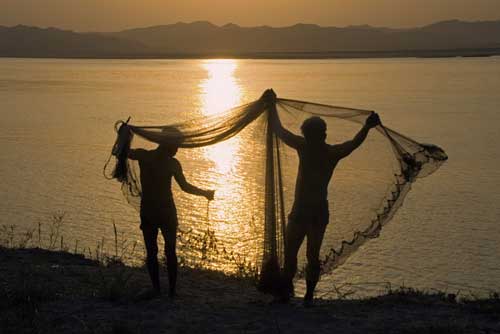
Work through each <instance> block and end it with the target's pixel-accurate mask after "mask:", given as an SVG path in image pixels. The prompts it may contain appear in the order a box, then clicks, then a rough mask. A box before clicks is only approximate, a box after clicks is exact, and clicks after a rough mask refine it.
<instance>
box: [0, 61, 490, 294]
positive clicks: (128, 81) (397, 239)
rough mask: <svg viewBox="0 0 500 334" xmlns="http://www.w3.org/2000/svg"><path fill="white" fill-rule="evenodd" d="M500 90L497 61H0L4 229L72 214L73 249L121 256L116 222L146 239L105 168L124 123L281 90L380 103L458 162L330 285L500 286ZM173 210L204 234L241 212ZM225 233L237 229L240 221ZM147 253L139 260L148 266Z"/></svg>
mask: <svg viewBox="0 0 500 334" xmlns="http://www.w3.org/2000/svg"><path fill="white" fill-rule="evenodd" d="M498 87H500V58H499V57H491V58H446V59H376V60H375V59H362V60H230V59H226V60H58V59H7V58H6V59H0V116H1V119H2V121H1V123H0V145H1V148H2V154H1V157H0V159H1V163H0V178H1V180H2V182H1V186H0V196H1V201H0V225H6V226H10V225H15V226H16V230H17V231H23V230H26V229H32V228H37V226H38V222H41V223H42V224H41V226H42V228H43V229H44V235H45V237H46V236H47V234H49V233H50V232H49V231H48V229H49V226H50V224H51V220H52V218H51V217H52V216H53V215H54V214H58V213H64V224H63V226H62V227H61V232H62V235H63V236H64V242H65V243H66V244H67V245H68V247H69V248H70V249H72V248H73V246H75V242H76V241H77V240H78V244H77V245H76V246H77V247H79V248H82V249H83V248H84V247H85V248H91V249H92V250H94V249H95V248H96V245H97V244H99V243H101V244H102V242H103V241H102V240H103V238H104V239H105V240H104V244H105V248H106V249H110V250H111V252H112V250H113V249H114V248H113V222H114V223H115V224H116V226H117V229H118V231H119V234H120V236H123V237H124V238H126V239H127V242H128V243H129V244H130V243H133V242H134V241H136V242H137V243H138V245H141V244H142V237H141V234H140V230H139V227H138V225H139V223H138V221H139V217H138V214H137V212H136V211H135V210H134V209H133V208H132V207H130V206H129V205H128V204H127V203H126V200H125V199H124V197H123V196H122V194H121V191H120V185H119V184H118V183H117V182H115V181H108V180H106V179H105V178H104V177H103V173H102V169H103V165H104V163H105V162H106V159H107V158H108V156H109V153H110V149H111V146H112V144H113V142H114V137H115V133H114V130H113V125H114V123H115V121H117V120H119V119H126V118H127V117H128V116H131V117H132V123H133V124H143V125H158V124H169V123H174V122H175V123H177V122H180V121H185V120H189V119H192V118H195V117H199V116H200V115H205V114H207V112H208V113H210V112H211V111H218V110H224V109H227V108H230V107H233V106H236V105H240V104H243V103H247V102H250V101H253V100H255V99H257V98H258V97H260V95H261V94H262V92H263V91H264V90H265V89H266V88H273V89H274V90H275V91H276V92H277V94H278V96H279V97H286V98H291V99H298V100H304V101H313V102H318V103H324V104H332V105H339V106H346V107H353V108H361V109H369V110H376V111H377V112H378V113H379V114H380V116H381V118H382V120H383V122H384V124H386V125H387V126H389V127H391V128H393V129H396V130H398V131H399V132H401V133H404V134H406V135H408V136H410V137H412V138H414V139H416V140H418V141H420V142H424V143H425V142H429V143H435V144H437V145H439V146H441V147H443V148H444V149H445V151H446V152H447V153H448V155H449V157H450V159H449V161H448V162H447V163H446V164H444V165H443V166H442V167H441V169H440V170H438V172H436V173H435V174H434V175H432V176H430V177H428V178H425V179H421V180H419V181H418V182H417V183H415V184H414V185H413V188H412V191H411V192H410V194H409V195H408V196H407V198H406V200H405V203H404V205H403V207H402V208H401V209H400V210H399V211H398V213H397V215H396V216H395V218H394V219H393V221H392V222H391V223H390V224H389V225H387V226H386V227H385V229H384V230H383V231H382V235H381V236H380V238H378V239H375V240H372V241H370V242H368V243H367V244H365V245H364V246H363V247H362V249H360V250H359V251H358V252H357V253H355V254H354V255H353V256H352V257H351V258H350V259H349V261H348V262H347V263H346V264H344V265H343V266H342V267H340V268H339V269H337V270H336V271H335V272H334V273H333V274H331V275H328V276H327V277H324V278H323V280H322V283H321V291H323V292H325V293H326V292H327V291H328V290H329V289H331V288H332V286H333V285H332V284H335V285H336V286H340V285H342V284H345V283H349V284H353V286H354V288H355V289H356V291H361V292H366V293H376V292H377V291H378V290H380V289H383V288H384V286H385V282H389V283H391V284H392V285H395V286H397V285H405V286H412V287H418V288H425V289H446V290H447V291H450V292H457V291H459V290H460V291H462V292H473V293H476V294H485V293H488V291H490V290H500V261H499V260H498V258H499V256H500V224H499V221H498V217H500V191H499V189H500V169H499V167H498V166H500V156H499V154H498V148H497V147H496V145H497V144H498V143H499V142H500V131H499V130H500V127H499V125H498V124H499V122H500V113H499V112H498V108H499V106H500V90H499V89H498ZM206 153H207V157H209V158H211V159H212V160H213V162H214V168H215V170H216V172H217V173H218V174H217V175H219V176H221V177H222V176H224V175H228V170H225V168H231V167H230V166H231V163H234V164H238V160H234V159H233V153H234V152H233V151H231V150H230V149H229V150H218V151H217V150H216V151H210V149H209V150H208V151H207V152H206ZM240 158H241V157H240ZM244 158H245V157H243V160H244ZM179 159H180V160H181V161H183V162H184V161H185V170H186V174H187V176H188V178H189V179H190V181H192V182H193V183H194V184H202V185H203V184H205V183H206V182H207V181H206V180H205V179H204V178H205V176H203V175H196V173H194V172H192V171H191V172H190V171H189V170H190V168H189V167H193V166H190V162H189V157H187V156H186V155H185V153H182V152H180V153H179ZM228 166H229V167H228ZM191 169H192V168H191ZM228 189H229V188H228ZM226 190H227V189H226ZM217 195H218V196H226V197H230V196H232V195H231V193H230V192H224V191H221V192H219V193H218V194H217ZM217 195H216V196H217ZM221 198H222V197H221ZM177 205H178V207H179V216H180V221H181V228H182V229H184V230H188V231H189V230H195V231H196V230H198V231H201V230H202V229H204V228H205V227H206V226H207V224H209V222H207V210H208V211H209V217H211V219H214V221H217V222H219V223H221V224H222V223H224V224H229V223H228V220H227V217H228V216H227V215H229V216H230V215H231V210H230V208H221V207H218V204H217V197H216V201H214V202H213V203H211V206H210V207H209V208H207V204H206V201H205V200H204V199H199V198H193V197H188V196H185V195H183V194H178V199H177ZM200 222H202V224H201V225H200ZM225 228H227V229H229V231H231V233H233V232H232V231H238V230H240V229H241V228H242V226H241V224H240V223H238V224H236V223H234V224H233V225H231V226H226V227H225ZM235 238H237V236H235ZM142 256H143V254H142V252H137V253H136V255H134V256H132V258H131V259H129V260H130V261H131V262H134V263H140V259H141V258H142ZM320 294H321V293H320Z"/></svg>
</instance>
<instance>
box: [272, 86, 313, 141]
mask: <svg viewBox="0 0 500 334" xmlns="http://www.w3.org/2000/svg"><path fill="white" fill-rule="evenodd" d="M262 98H264V99H266V100H267V102H268V103H269V121H270V122H271V124H272V125H273V129H274V131H275V132H276V135H277V136H278V137H279V138H280V139H281V140H283V141H284V142H285V144H287V145H288V146H290V147H293V148H295V149H298V148H299V147H300V146H301V145H302V144H303V143H304V138H303V137H301V136H298V135H296V134H293V133H292V132H290V131H288V130H287V129H285V128H284V127H283V125H282V124H281V120H280V118H279V117H278V111H277V110H276V94H275V93H274V91H273V90H272V89H268V90H266V92H265V93H264V95H263V96H262Z"/></svg>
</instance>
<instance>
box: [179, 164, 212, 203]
mask: <svg viewBox="0 0 500 334" xmlns="http://www.w3.org/2000/svg"><path fill="white" fill-rule="evenodd" d="M174 161H175V166H174V178H175V181H177V184H178V185H179V186H180V187H181V189H182V190H183V191H185V192H187V193H188V194H192V195H197V196H203V197H205V198H206V199H208V200H209V201H211V200H213V199H214V193H215V191H213V190H205V189H201V188H198V187H196V186H194V185H192V184H191V183H189V182H188V181H187V180H186V177H185V176H184V172H183V171H182V166H181V164H180V162H179V161H178V160H177V159H175V160H174Z"/></svg>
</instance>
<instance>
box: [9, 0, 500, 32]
mask: <svg viewBox="0 0 500 334" xmlns="http://www.w3.org/2000/svg"><path fill="white" fill-rule="evenodd" d="M2 2H3V4H2V12H0V25H3V26H15V25H18V24H23V25H32V26H38V27H57V28H61V29H69V30H74V31H119V30H123V29H129V28H136V27H146V26H155V25H164V24H173V23H177V22H193V21H209V22H212V23H213V24H216V25H224V24H228V23H234V24H237V25H240V26H244V27H251V26H261V25H268V26H273V27H282V26H290V25H293V24H297V23H308V24H318V25H321V26H338V27H345V26H351V25H365V24H366V25H371V26H379V27H389V28H410V27H418V26H425V25H428V24H432V23H435V22H439V21H446V20H454V19H457V20H463V21H489V20H499V19H500V2H499V1H496V0H476V1H471V0H441V1H439V2H436V1H433V0H432V1H431V0H421V1H416V0H378V1H375V0H350V1H346V0H311V1H304V0H276V1H274V2H273V3H267V2H266V1H264V0H255V1H253V2H252V3H251V4H249V3H240V2H237V1H234V0H214V1H211V2H207V1H201V0H185V1H177V2H166V1H163V0H146V1H137V0H121V1H117V0H111V1H107V2H102V1H98V0H73V1H71V2H70V3H69V2H68V1H66V0H45V1H44V4H43V6H42V5H40V1H39V0H2Z"/></svg>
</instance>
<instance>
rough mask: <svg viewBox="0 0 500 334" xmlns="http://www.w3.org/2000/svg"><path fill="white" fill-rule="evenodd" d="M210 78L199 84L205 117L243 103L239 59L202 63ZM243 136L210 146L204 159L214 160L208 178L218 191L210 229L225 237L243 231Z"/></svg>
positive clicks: (212, 206)
mask: <svg viewBox="0 0 500 334" xmlns="http://www.w3.org/2000/svg"><path fill="white" fill-rule="evenodd" d="M202 67H203V68H204V69H205V70H206V71H207V78H206V79H205V80H204V81H203V82H201V83H200V96H199V98H200V102H201V106H202V108H201V109H202V113H203V115H204V116H213V115H217V114H221V113H224V112H225V111H227V110H228V109H230V108H232V107H235V106H238V105H240V104H241V102H242V97H243V91H242V88H241V86H240V85H239V84H238V81H237V79H236V77H235V71H236V69H237V68H238V61H236V60H207V61H204V62H203V63H202ZM241 145H242V143H241V138H240V137H239V136H235V137H233V138H231V139H229V140H227V141H225V142H222V143H219V144H216V145H213V146H207V147H205V148H204V150H203V154H204V156H205V158H206V159H207V160H208V161H209V162H210V163H212V164H213V165H212V167H211V168H210V169H209V172H208V175H207V176H206V177H207V179H208V180H207V181H208V182H209V183H210V185H211V186H213V187H214V189H215V190H216V195H215V201H213V202H212V203H211V204H210V222H211V225H212V226H211V228H213V229H214V230H215V231H216V233H219V234H223V236H224V238H228V236H231V235H234V233H235V232H237V231H240V230H241V219H242V217H241V210H240V209H241V205H242V202H243V197H244V189H245V184H244V180H243V179H242V174H244V173H243V171H242V170H240V169H241V166H240V165H241V149H242V147H241Z"/></svg>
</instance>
